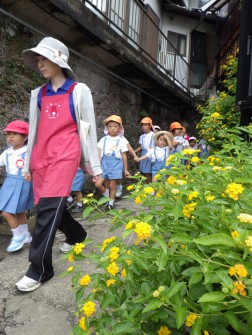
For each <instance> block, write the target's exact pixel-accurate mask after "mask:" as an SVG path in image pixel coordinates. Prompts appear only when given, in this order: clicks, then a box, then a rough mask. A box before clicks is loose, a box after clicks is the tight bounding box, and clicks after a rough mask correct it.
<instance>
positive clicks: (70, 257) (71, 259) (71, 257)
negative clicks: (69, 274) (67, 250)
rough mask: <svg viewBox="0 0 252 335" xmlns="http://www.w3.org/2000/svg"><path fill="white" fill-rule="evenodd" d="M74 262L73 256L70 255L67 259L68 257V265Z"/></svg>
mask: <svg viewBox="0 0 252 335" xmlns="http://www.w3.org/2000/svg"><path fill="white" fill-rule="evenodd" d="M73 261H74V256H73V255H70V256H69V257H68V262H69V263H72V262H73Z"/></svg>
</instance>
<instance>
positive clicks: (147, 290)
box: [141, 282, 152, 296]
mask: <svg viewBox="0 0 252 335" xmlns="http://www.w3.org/2000/svg"><path fill="white" fill-rule="evenodd" d="M151 291H152V290H151V287H150V285H149V284H148V283H145V282H144V283H142V285H141V292H142V294H143V295H145V296H148V295H149V294H150V292H151Z"/></svg>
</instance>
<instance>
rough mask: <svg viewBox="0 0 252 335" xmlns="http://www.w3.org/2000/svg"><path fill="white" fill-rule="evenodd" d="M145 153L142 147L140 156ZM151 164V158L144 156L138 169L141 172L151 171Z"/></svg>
mask: <svg viewBox="0 0 252 335" xmlns="http://www.w3.org/2000/svg"><path fill="white" fill-rule="evenodd" d="M146 153H147V149H143V150H142V154H141V157H142V156H144V155H145V154H146ZM151 166H152V162H151V158H146V159H144V160H143V161H140V166H139V170H140V172H141V173H151Z"/></svg>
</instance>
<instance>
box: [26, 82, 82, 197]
mask: <svg viewBox="0 0 252 335" xmlns="http://www.w3.org/2000/svg"><path fill="white" fill-rule="evenodd" d="M75 85H76V84H75V83H74V82H72V81H71V80H67V81H66V82H65V83H64V84H63V85H62V87H61V88H59V89H58V91H57V92H54V91H53V89H52V87H51V84H50V83H48V84H47V85H45V86H43V87H42V90H41V108H40V120H39V125H38V132H37V142H36V144H35V146H34V148H33V150H32V153H31V162H30V168H31V171H32V178H33V190H34V196H35V203H38V201H39V199H40V198H51V197H67V196H68V195H69V193H70V189H71V185H72V181H73V178H74V175H75V173H76V171H77V168H78V166H79V164H80V158H81V149H80V139H79V136H78V132H77V124H76V122H75V120H74V118H73V116H72V113H71V106H70V97H71V93H72V91H73V89H74V87H75ZM55 181H56V182H55Z"/></svg>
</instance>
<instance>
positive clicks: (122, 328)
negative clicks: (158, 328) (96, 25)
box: [110, 322, 141, 335]
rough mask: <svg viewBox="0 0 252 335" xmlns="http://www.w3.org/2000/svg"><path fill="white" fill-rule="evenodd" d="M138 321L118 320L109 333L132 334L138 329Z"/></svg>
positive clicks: (118, 334) (116, 334)
mask: <svg viewBox="0 0 252 335" xmlns="http://www.w3.org/2000/svg"><path fill="white" fill-rule="evenodd" d="M140 327H141V326H140V324H139V323H131V322H119V323H117V324H116V325H115V326H114V327H113V328H112V329H111V332H110V334H111V335H124V334H134V333H135V332H136V331H137V330H139V329H140Z"/></svg>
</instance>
